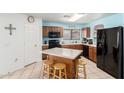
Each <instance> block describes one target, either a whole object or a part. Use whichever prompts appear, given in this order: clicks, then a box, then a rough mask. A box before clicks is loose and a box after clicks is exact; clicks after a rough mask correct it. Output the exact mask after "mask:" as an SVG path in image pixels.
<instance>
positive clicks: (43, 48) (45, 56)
mask: <svg viewBox="0 0 124 93" xmlns="http://www.w3.org/2000/svg"><path fill="white" fill-rule="evenodd" d="M45 49H48V45H45V46H42V50H45ZM42 59H43V60H44V59H47V55H46V54H42Z"/></svg>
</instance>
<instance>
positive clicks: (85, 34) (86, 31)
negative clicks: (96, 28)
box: [82, 27, 90, 38]
mask: <svg viewBox="0 0 124 93" xmlns="http://www.w3.org/2000/svg"><path fill="white" fill-rule="evenodd" d="M82 34H83V37H84V38H89V37H90V27H86V28H83V29H82Z"/></svg>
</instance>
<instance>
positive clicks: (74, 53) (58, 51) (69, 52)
mask: <svg viewBox="0 0 124 93" xmlns="http://www.w3.org/2000/svg"><path fill="white" fill-rule="evenodd" d="M42 53H43V54H48V55H53V56H58V57H63V58H68V59H76V58H77V57H78V56H79V55H80V54H81V53H82V50H75V49H66V48H52V49H47V50H43V51H42Z"/></svg>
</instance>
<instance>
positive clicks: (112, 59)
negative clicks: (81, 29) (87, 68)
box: [97, 26, 124, 79]
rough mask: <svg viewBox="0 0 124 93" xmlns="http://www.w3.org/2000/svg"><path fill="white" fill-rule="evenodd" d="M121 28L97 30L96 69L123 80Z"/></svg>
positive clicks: (123, 65)
mask: <svg viewBox="0 0 124 93" xmlns="http://www.w3.org/2000/svg"><path fill="white" fill-rule="evenodd" d="M123 39H124V38H123V27H121V26H119V27H114V28H107V29H100V30H97V67H98V68H100V69H102V70H103V71H105V72H107V73H109V74H110V75H112V76H113V77H115V78H118V79H122V78H124V68H123V67H124V64H123V63H124V62H123V57H124V55H123V52H124V50H123Z"/></svg>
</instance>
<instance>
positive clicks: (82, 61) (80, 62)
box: [78, 59, 87, 65]
mask: <svg viewBox="0 0 124 93" xmlns="http://www.w3.org/2000/svg"><path fill="white" fill-rule="evenodd" d="M78 64H80V65H86V64H87V62H86V61H85V60H83V59H79V60H78Z"/></svg>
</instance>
